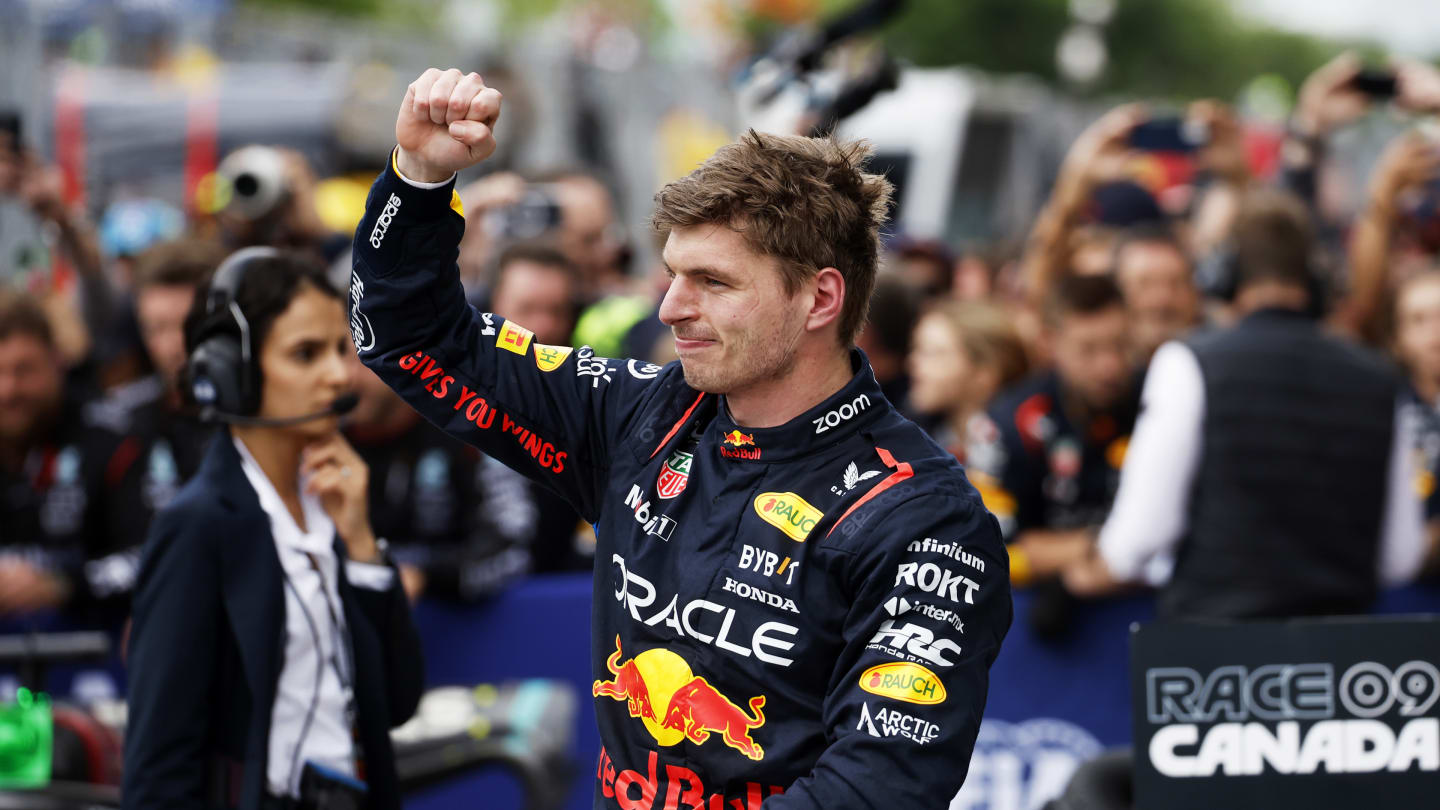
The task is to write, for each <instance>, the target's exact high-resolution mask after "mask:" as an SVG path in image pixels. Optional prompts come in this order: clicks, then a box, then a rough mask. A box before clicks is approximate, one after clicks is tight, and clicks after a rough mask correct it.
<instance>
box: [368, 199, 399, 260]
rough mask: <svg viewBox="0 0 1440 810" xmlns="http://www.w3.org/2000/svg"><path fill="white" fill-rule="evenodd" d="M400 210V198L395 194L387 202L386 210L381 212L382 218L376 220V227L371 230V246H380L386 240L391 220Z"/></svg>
mask: <svg viewBox="0 0 1440 810" xmlns="http://www.w3.org/2000/svg"><path fill="white" fill-rule="evenodd" d="M399 210H400V198H399V197H397V196H395V195H394V194H391V195H390V199H389V200H387V201H386V202H385V210H383V211H381V212H380V218H379V219H377V220H375V229H374V230H372V231H370V247H373V248H378V247H380V243H381V242H383V241H384V240H385V232H386V231H388V230H390V221H391V220H392V219H394V218H395V213H396V212H397V211H399Z"/></svg>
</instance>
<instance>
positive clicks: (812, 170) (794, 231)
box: [651, 129, 892, 346]
mask: <svg viewBox="0 0 1440 810" xmlns="http://www.w3.org/2000/svg"><path fill="white" fill-rule="evenodd" d="M869 157H870V145H869V144H868V143H865V142H864V141H841V140H837V139H836V138H834V137H828V138H806V137H802V136H799V135H771V134H761V133H759V132H756V131H755V130H753V129H752V130H750V131H749V132H746V133H745V134H744V135H741V136H740V138H739V140H737V141H736V142H735V143H732V144H727V145H725V146H722V147H720V149H719V150H717V151H716V152H715V154H714V155H712V156H711V157H710V159H709V160H707V161H705V162H704V163H702V164H701V165H700V167H699V168H697V169H696V170H695V171H693V172H691V173H690V174H688V175H686V176H685V177H682V178H680V179H679V180H676V181H675V182H673V183H670V184H669V185H667V186H665V187H664V188H662V189H660V192H659V193H658V194H656V195H655V213H654V215H653V216H652V218H651V224H652V226H653V227H654V228H655V230H657V231H659V232H661V233H666V232H669V231H671V230H673V229H674V228H681V227H689V226H692V225H708V224H719V225H726V226H728V227H730V228H733V229H734V230H735V231H737V232H738V233H740V235H741V236H743V237H744V238H745V241H746V243H748V244H749V246H750V248H751V249H752V250H754V251H756V252H757V253H762V254H765V255H767V256H774V257H775V258H776V259H778V260H779V263H780V276H781V280H782V281H783V282H784V285H785V291H786V292H787V293H788V294H790V295H794V294H795V293H796V292H798V291H799V290H800V285H801V284H802V283H804V282H805V280H807V279H809V278H811V277H813V276H814V275H815V274H816V273H818V272H819V271H820V269H821V268H824V267H834V268H835V269H836V270H839V271H840V275H841V276H842V277H843V278H844V279H845V302H844V304H843V305H842V307H841V310H840V320H839V330H840V340H841V342H842V343H844V344H845V345H847V346H848V345H851V344H853V343H854V341H855V336H856V334H858V333H859V331H860V327H861V326H862V325H863V324H864V323H865V314H866V308H867V307H868V305H869V302H870V293H871V291H872V290H873V289H874V288H875V269H876V265H877V264H878V262H879V253H880V226H881V225H883V224H884V222H885V216H886V210H887V207H888V206H889V203H890V195H891V190H892V186H891V185H890V181H888V180H886V179H885V178H884V177H883V176H881V175H878V174H870V173H868V172H866V171H864V165H865V161H866V160H867V159H868V158H869Z"/></svg>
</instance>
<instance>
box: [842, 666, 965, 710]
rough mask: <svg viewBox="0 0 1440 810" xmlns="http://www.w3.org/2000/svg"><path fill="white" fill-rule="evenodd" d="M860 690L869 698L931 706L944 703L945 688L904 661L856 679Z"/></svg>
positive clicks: (924, 669) (870, 669)
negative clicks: (868, 694)
mask: <svg viewBox="0 0 1440 810" xmlns="http://www.w3.org/2000/svg"><path fill="white" fill-rule="evenodd" d="M860 688H861V689H864V690H865V691H866V692H869V693H870V694H872V695H879V696H880V697H887V698H894V699H895V700H903V701H905V702H906V703H919V704H920V705H922V706H933V705H934V704H936V703H944V702H945V684H943V683H941V682H940V678H939V677H937V676H936V675H935V673H933V672H931V671H930V670H928V669H926V668H925V667H922V666H920V665H919V664H911V663H907V662H905V661H895V662H893V663H890V664H879V665H877V666H873V667H870V668H869V669H867V670H865V672H864V674H862V675H861V676H860Z"/></svg>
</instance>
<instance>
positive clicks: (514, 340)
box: [495, 321, 535, 355]
mask: <svg viewBox="0 0 1440 810" xmlns="http://www.w3.org/2000/svg"><path fill="white" fill-rule="evenodd" d="M533 337H535V333H534V332H531V331H530V330H529V329H526V328H525V327H523V326H521V325H519V324H517V323H515V322H514V321H506V322H505V325H504V326H502V327H500V334H498V335H496V336H495V345H496V346H499V347H500V348H502V349H504V350H505V351H507V352H514V353H516V354H521V355H523V354H525V350H526V349H528V348H530V339H531V338H533Z"/></svg>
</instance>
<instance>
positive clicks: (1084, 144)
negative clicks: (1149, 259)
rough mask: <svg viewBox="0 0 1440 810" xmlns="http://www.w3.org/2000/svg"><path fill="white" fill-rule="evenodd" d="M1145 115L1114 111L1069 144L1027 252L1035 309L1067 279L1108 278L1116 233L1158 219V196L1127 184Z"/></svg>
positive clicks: (1136, 108) (1128, 108) (1133, 109)
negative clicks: (1133, 143)
mask: <svg viewBox="0 0 1440 810" xmlns="http://www.w3.org/2000/svg"><path fill="white" fill-rule="evenodd" d="M1147 117H1148V113H1147V112H1146V111H1145V108H1144V107H1142V106H1141V105H1139V104H1126V105H1123V106H1120V107H1116V108H1115V109H1113V110H1111V111H1109V112H1107V113H1106V114H1105V115H1103V116H1101V117H1100V118H1099V119H1097V120H1096V121H1095V122H1094V123H1092V124H1091V125H1090V126H1089V127H1087V128H1086V129H1085V131H1084V132H1082V133H1081V134H1080V136H1079V137H1078V138H1076V139H1075V142H1074V143H1073V144H1071V146H1070V150H1069V151H1068V152H1067V153H1066V155H1065V160H1064V162H1063V163H1062V164H1061V166H1060V173H1059V176H1057V177H1056V179H1055V186H1054V188H1053V189H1052V190H1051V192H1050V197H1049V199H1048V200H1047V201H1046V202H1045V205H1044V206H1043V207H1042V208H1041V210H1040V213H1039V214H1038V215H1037V216H1036V218H1035V225H1034V227H1033V228H1032V229H1031V232H1030V237H1029V240H1028V243H1027V245H1026V249H1025V256H1024V259H1023V269H1022V273H1023V276H1024V282H1025V286H1026V293H1027V296H1028V299H1029V301H1030V303H1031V305H1032V306H1033V307H1035V308H1037V309H1039V308H1042V307H1043V306H1044V305H1045V302H1046V301H1047V300H1048V298H1049V295H1050V291H1051V290H1052V289H1053V287H1054V285H1055V284H1056V283H1058V282H1059V280H1060V279H1062V278H1063V277H1065V276H1066V275H1069V274H1071V273H1076V274H1080V275H1103V274H1105V273H1108V272H1110V269H1111V261H1112V259H1113V254H1114V246H1115V242H1116V240H1117V239H1118V237H1119V229H1121V228H1125V227H1130V226H1133V225H1137V224H1142V223H1148V222H1154V221H1158V220H1161V219H1163V217H1164V214H1163V213H1162V212H1161V210H1160V206H1159V203H1158V202H1156V200H1155V198H1154V197H1153V196H1152V195H1151V194H1150V193H1149V192H1148V191H1146V190H1145V189H1144V188H1142V187H1140V186H1138V185H1136V184H1135V183H1133V182H1131V181H1130V180H1129V179H1128V172H1127V163H1128V161H1129V160H1130V158H1131V154H1132V150H1131V149H1130V146H1129V137H1130V133H1131V131H1132V130H1134V129H1135V128H1136V127H1138V126H1139V125H1140V124H1142V123H1144V122H1145V120H1146V119H1147Z"/></svg>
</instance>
